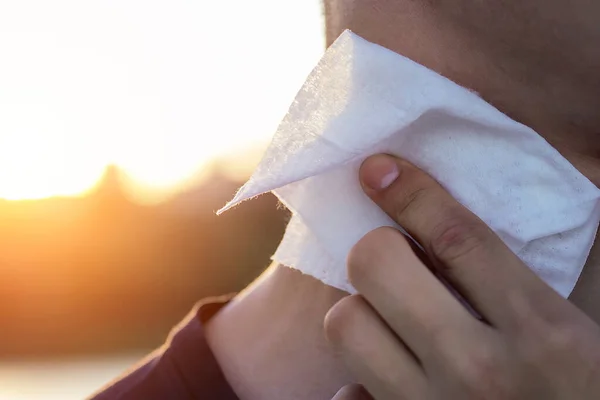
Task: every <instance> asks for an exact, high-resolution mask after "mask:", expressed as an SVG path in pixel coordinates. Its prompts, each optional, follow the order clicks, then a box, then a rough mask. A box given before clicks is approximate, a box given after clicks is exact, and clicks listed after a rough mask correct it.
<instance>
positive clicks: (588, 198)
mask: <svg viewBox="0 0 600 400" xmlns="http://www.w3.org/2000/svg"><path fill="white" fill-rule="evenodd" d="M382 152H384V153H390V154H395V155H398V156H400V157H403V158H405V159H407V160H409V161H411V162H412V163H414V164H416V165H417V166H419V167H420V168H421V169H423V170H424V171H426V172H428V173H429V174H431V175H432V176H433V177H434V178H435V179H437V180H438V181H439V182H440V183H441V184H442V185H443V186H444V187H445V188H446V189H447V190H448V191H449V192H450V193H451V194H452V195H453V196H454V197H455V198H456V199H457V200H458V201H459V202H460V203H462V204H463V205H465V206H466V207H467V208H469V209H470V210H471V211H472V212H474V213H475V214H476V215H478V216H479V217H480V218H481V219H482V220H483V221H485V222H486V223H487V224H488V225H489V226H490V227H491V228H492V229H493V230H494V231H495V232H496V233H497V234H498V235H499V236H500V238H502V240H503V241H504V242H505V243H506V244H507V245H508V246H509V247H510V248H511V249H512V251H514V252H515V253H516V254H517V255H518V256H519V257H520V258H521V259H522V260H523V261H524V262H525V263H526V264H527V265H528V266H529V267H531V268H532V269H533V270H534V271H535V272H536V273H537V274H538V275H539V276H540V277H541V278H542V279H544V280H545V281H546V282H547V283H548V284H549V285H550V286H552V287H553V288H554V289H555V290H556V291H557V292H559V293H560V294H561V295H563V296H565V297H566V296H568V295H569V294H570V293H571V291H572V290H573V287H574V286H575V283H576V282H577V279H578V277H579V275H580V273H581V270H582V268H583V266H584V264H585V261H586V259H587V257H588V255H589V251H590V249H591V246H592V244H593V241H594V237H595V235H596V230H597V227H598V223H599V221H600V190H599V189H598V188H597V187H596V186H595V185H594V184H592V183H591V182H590V181H589V180H588V179H586V178H585V177H584V176H583V175H582V174H581V173H579V172H578V171H577V170H576V169H575V168H574V167H573V166H572V165H571V164H570V163H569V162H568V161H567V160H566V159H565V158H563V157H562V156H561V155H560V154H559V153H558V152H557V151H556V150H555V149H554V148H552V146H550V145H549V144H548V143H547V142H546V141H545V140H544V139H543V138H542V137H541V136H539V135H538V134H537V133H535V132H534V131H533V130H531V129H530V128H528V127H526V126H524V125H522V124H520V123H518V122H515V121H513V120H511V119H510V118H508V117H507V116H506V115H504V114H503V113H501V112H500V111H498V110H497V109H496V108H494V107H493V106H491V105H490V104H488V103H486V102H485V101H484V100H482V99H481V98H480V97H479V96H478V95H477V94H475V93H473V92H471V91H469V90H467V89H465V88H463V87H460V86H458V85H457V84H455V83H453V82H452V81H450V80H448V79H446V78H444V77H442V76H441V75H438V74H437V73H435V72H433V71H431V70H429V69H427V68H425V67H423V66H421V65H419V64H416V63H415V62H413V61H411V60H409V59H407V58H405V57H403V56H401V55H399V54H396V53H394V52H392V51H390V50H387V49H385V48H383V47H381V46H378V45H376V44H373V43H369V42H368V41H366V40H364V39H362V38H361V37H359V36H357V35H355V34H353V33H352V32H350V31H346V32H344V33H343V34H342V35H341V36H340V37H339V38H338V39H337V41H336V42H335V43H334V44H333V45H332V46H331V47H330V48H329V49H328V50H327V52H326V53H325V55H324V56H323V58H322V59H321V61H320V62H319V64H318V65H317V67H316V68H315V69H314V70H313V72H312V73H311V74H310V76H309V77H308V79H307V81H306V82H305V84H304V86H303V87H302V89H301V90H300V92H299V93H298V95H297V97H296V99H295V100H294V102H293V103H292V105H291V107H290V109H289V112H288V114H287V115H286V116H285V118H284V120H283V121H282V122H281V125H280V126H279V128H278V130H277V132H276V134H275V136H274V138H273V141H272V143H271V145H270V147H269V148H268V149H267V151H266V153H265V155H264V158H263V160H262V161H261V163H260V164H259V166H258V168H257V169H256V171H255V172H254V174H253V175H252V177H251V178H250V180H249V181H248V182H247V183H246V184H245V185H244V186H243V187H242V188H241V189H240V191H239V192H238V193H237V195H236V196H235V198H234V199H233V200H232V201H231V202H229V203H228V204H227V205H226V206H225V207H224V208H223V209H222V210H221V211H220V212H222V211H225V210H226V209H228V208H230V207H232V206H234V205H236V204H237V203H239V202H241V201H243V200H246V199H249V198H251V197H254V196H257V195H259V194H261V193H265V192H268V191H273V192H274V193H275V194H276V195H277V196H278V197H279V199H280V200H281V201H282V202H283V203H284V204H285V205H286V206H287V207H288V208H289V209H290V210H291V211H292V214H293V216H292V220H291V222H290V224H289V225H288V228H287V230H286V233H285V236H284V238H283V241H282V242H281V244H280V246H279V248H278V249H277V252H276V253H275V255H274V256H273V259H274V260H275V261H277V262H279V263H281V264H284V265H287V266H289V267H293V268H297V269H299V270H300V271H302V272H304V273H306V274H309V275H312V276H314V277H315V278H317V279H319V280H321V281H323V282H324V283H326V284H329V285H332V286H335V287H337V288H340V289H343V290H346V291H348V292H355V290H354V289H353V288H352V286H351V285H350V283H349V282H348V279H347V276H346V261H345V260H346V256H347V255H348V252H349V251H350V249H351V248H352V246H353V245H354V244H355V243H356V242H357V241H358V240H360V238H361V237H362V236H364V235H365V234H366V233H368V232H369V231H371V230H373V229H375V228H377V227H380V226H393V227H396V228H400V227H399V226H397V225H396V224H395V223H394V222H393V221H392V220H391V219H390V218H389V217H388V216H387V215H386V214H385V213H383V212H382V211H381V210H380V209H379V208H378V207H377V206H376V205H375V204H374V203H373V202H372V201H371V200H370V199H369V198H368V197H367V196H366V195H365V194H364V193H363V192H362V190H361V188H360V185H359V182H358V168H359V166H360V164H361V163H362V161H363V160H364V159H365V158H366V157H367V156H369V155H372V154H376V153H382Z"/></svg>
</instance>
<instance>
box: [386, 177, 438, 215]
mask: <svg viewBox="0 0 600 400" xmlns="http://www.w3.org/2000/svg"><path fill="white" fill-rule="evenodd" d="M401 186H402V185H401V184H400V185H399V187H401ZM429 192H430V190H429V188H428V187H427V186H424V185H420V186H418V187H416V188H415V189H413V190H411V191H409V192H408V193H406V194H404V195H397V196H395V199H394V215H393V217H395V219H396V221H398V222H401V221H403V220H404V219H405V216H406V215H407V214H409V213H416V212H418V210H419V209H420V208H421V207H422V206H423V204H425V199H426V198H427V196H428V195H429Z"/></svg>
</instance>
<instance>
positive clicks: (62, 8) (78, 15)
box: [0, 0, 324, 199]
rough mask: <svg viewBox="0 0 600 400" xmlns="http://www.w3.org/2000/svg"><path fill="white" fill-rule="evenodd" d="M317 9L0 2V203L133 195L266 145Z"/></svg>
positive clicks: (303, 57)
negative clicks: (126, 186)
mask: <svg viewBox="0 0 600 400" xmlns="http://www.w3.org/2000/svg"><path fill="white" fill-rule="evenodd" d="M319 3H320V1H319V0H301V1H299V0H253V1H247V0H233V1H215V0H210V1H209V0H195V1H192V0H169V1H148V0H136V1H134V0H102V1H100V0H86V1H82V0H72V1H65V0H54V1H46V0H19V1H3V2H0V198H6V199H30V198H44V197H48V196H54V195H75V194H80V193H82V192H85V191H86V190H88V189H89V188H90V187H92V186H93V185H94V184H95V183H96V182H97V180H98V178H99V177H100V176H101V174H102V172H103V170H104V168H105V167H106V166H107V165H109V164H117V165H119V166H120V167H122V168H123V169H124V170H125V171H126V173H127V174H128V176H130V177H131V178H132V179H133V180H135V182H136V185H135V187H136V188H137V192H138V193H139V194H140V196H141V197H140V198H142V197H144V196H149V197H152V196H156V195H157V193H163V194H164V193H168V192H169V191H173V190H175V189H176V188H179V187H181V185H182V184H183V183H184V182H186V181H187V180H189V179H190V177H191V176H194V175H195V174H196V173H197V172H198V171H199V170H201V168H202V166H203V165H206V163H207V162H210V160H211V159H213V158H214V157H216V156H219V155H221V154H224V153H227V152H236V151H240V150H241V149H245V148H248V147H258V148H260V147H261V146H264V145H265V144H266V143H267V142H268V139H269V138H270V136H271V135H272V134H273V132H274V130H275V128H276V126H277V123H278V122H279V120H280V119H281V118H282V117H283V115H284V114H285V111H286V109H287V107H288V105H289V103H290V102H291V100H292V99H293V97H294V95H295V93H296V91H297V90H298V89H299V87H300V85H301V83H302V82H303V80H304V79H305V77H306V75H307V74H308V73H309V72H310V70H311V68H312V67H313V66H314V64H315V63H316V62H317V60H318V58H319V56H320V55H321V54H322V52H323V44H324V41H323V27H322V16H321V10H320V5H319Z"/></svg>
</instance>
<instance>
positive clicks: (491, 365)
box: [457, 346, 511, 399]
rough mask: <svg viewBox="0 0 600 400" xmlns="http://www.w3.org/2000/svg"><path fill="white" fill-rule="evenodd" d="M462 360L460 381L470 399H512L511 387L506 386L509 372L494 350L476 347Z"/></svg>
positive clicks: (458, 369)
mask: <svg viewBox="0 0 600 400" xmlns="http://www.w3.org/2000/svg"><path fill="white" fill-rule="evenodd" d="M461 360H462V361H461V363H460V365H459V368H457V371H458V374H459V379H458V380H459V382H460V383H461V385H462V386H463V388H464V390H465V392H466V393H469V398H473V399H489V398H503V399H504V398H511V397H510V396H509V395H508V388H510V387H511V386H510V385H508V384H506V378H507V371H506V369H505V368H503V367H504V364H503V361H502V358H501V357H500V355H499V353H498V352H497V351H496V350H495V349H494V348H492V347H490V346H474V347H473V348H472V349H471V350H470V351H468V352H467V353H465V355H464V356H463V357H461ZM492 394H493V395H492Z"/></svg>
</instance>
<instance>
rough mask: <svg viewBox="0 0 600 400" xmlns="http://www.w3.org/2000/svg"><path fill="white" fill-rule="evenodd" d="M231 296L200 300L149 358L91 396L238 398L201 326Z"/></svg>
mask: <svg viewBox="0 0 600 400" xmlns="http://www.w3.org/2000/svg"><path fill="white" fill-rule="evenodd" d="M230 299H231V296H224V297H220V298H212V299H206V300H204V301H202V302H200V304H198V306H196V307H195V309H194V310H192V312H190V314H188V316H187V317H186V318H185V319H184V320H183V321H182V322H181V323H180V324H179V326H177V327H176V328H175V329H173V331H172V332H171V335H170V337H169V339H168V340H167V342H166V344H165V345H163V346H162V347H161V348H160V349H158V350H157V351H155V352H154V353H152V355H150V357H149V360H148V361H147V362H144V363H143V364H142V366H140V367H139V368H137V369H135V370H134V371H133V372H131V373H129V374H127V375H125V376H123V377H121V378H119V379H118V380H117V381H115V382H113V383H112V384H110V385H109V386H108V387H106V388H104V389H103V390H102V391H101V392H99V393H97V394H96V395H94V396H93V397H92V398H91V399H90V400H109V399H110V400H113V399H114V400H180V399H181V400H183V399H206V400H238V397H237V396H236V395H235V393H234V392H233V390H232V389H231V387H230V386H229V383H228V382H227V380H226V379H225V376H223V372H222V371H221V368H220V367H219V364H218V362H217V360H216V359H215V356H214V355H213V353H212V351H211V349H210V347H209V346H208V343H207V342H206V338H205V337H204V329H203V327H202V325H203V324H204V323H206V322H207V321H208V320H209V319H210V318H211V317H212V316H213V315H214V314H215V313H216V312H217V311H219V309H220V308H221V307H223V306H224V305H225V304H227V302H228V301H229V300H230Z"/></svg>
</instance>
